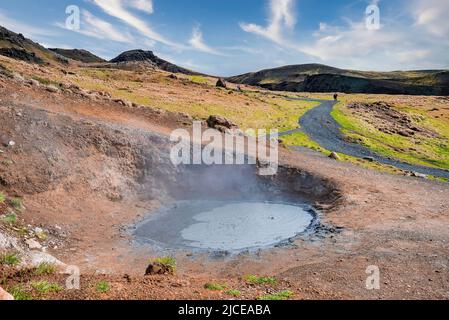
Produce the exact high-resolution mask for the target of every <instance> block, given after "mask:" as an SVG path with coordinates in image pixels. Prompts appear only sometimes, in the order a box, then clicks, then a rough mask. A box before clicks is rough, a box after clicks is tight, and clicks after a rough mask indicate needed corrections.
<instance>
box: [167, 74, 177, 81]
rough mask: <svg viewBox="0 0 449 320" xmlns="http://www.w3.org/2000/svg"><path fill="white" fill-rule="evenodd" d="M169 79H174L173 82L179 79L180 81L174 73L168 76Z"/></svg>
mask: <svg viewBox="0 0 449 320" xmlns="http://www.w3.org/2000/svg"><path fill="white" fill-rule="evenodd" d="M168 78H170V79H173V80H177V79H178V77H177V76H176V75H174V74H173V73H172V74H170V75H169V76H168Z"/></svg>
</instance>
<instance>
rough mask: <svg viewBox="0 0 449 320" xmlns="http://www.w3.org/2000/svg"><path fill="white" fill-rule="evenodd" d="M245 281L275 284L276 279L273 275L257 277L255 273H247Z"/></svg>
mask: <svg viewBox="0 0 449 320" xmlns="http://www.w3.org/2000/svg"><path fill="white" fill-rule="evenodd" d="M245 281H246V282H247V283H249V284H276V283H277V280H276V278H273V277H259V276H255V275H248V276H246V277H245Z"/></svg>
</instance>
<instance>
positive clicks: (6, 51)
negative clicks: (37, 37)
mask: <svg viewBox="0 0 449 320" xmlns="http://www.w3.org/2000/svg"><path fill="white" fill-rule="evenodd" d="M0 55H3V56H7V57H10V58H13V59H17V60H22V61H26V62H31V63H37V64H44V63H52V62H59V63H67V62H68V61H67V59H66V58H64V57H62V56H60V55H58V54H55V53H53V52H52V51H50V50H48V49H46V48H44V47H43V46H41V45H40V44H38V43H36V42H33V41H31V40H30V39H27V38H25V37H24V36H23V35H22V34H20V33H15V32H12V31H10V30H8V29H6V28H4V27H2V26H0Z"/></svg>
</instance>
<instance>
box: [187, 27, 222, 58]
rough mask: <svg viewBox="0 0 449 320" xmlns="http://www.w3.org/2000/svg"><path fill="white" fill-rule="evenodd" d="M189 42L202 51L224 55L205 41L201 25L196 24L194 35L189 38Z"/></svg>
mask: <svg viewBox="0 0 449 320" xmlns="http://www.w3.org/2000/svg"><path fill="white" fill-rule="evenodd" d="M189 44H190V45H191V46H192V48H193V49H195V50H198V51H201V52H205V53H209V54H215V55H223V54H222V53H220V52H219V51H217V50H215V49H214V48H211V47H210V46H208V45H207V44H206V43H205V42H204V39H203V33H202V32H201V30H200V27H199V26H195V27H194V28H193V32H192V37H191V38H190V40H189Z"/></svg>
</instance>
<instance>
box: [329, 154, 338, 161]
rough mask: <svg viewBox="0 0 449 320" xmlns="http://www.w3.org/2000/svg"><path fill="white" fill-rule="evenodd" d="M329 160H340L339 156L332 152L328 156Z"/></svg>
mask: <svg viewBox="0 0 449 320" xmlns="http://www.w3.org/2000/svg"><path fill="white" fill-rule="evenodd" d="M329 158H331V159H333V160H337V161H338V160H340V156H339V155H338V154H337V153H336V152H332V153H331V154H330V155H329Z"/></svg>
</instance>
